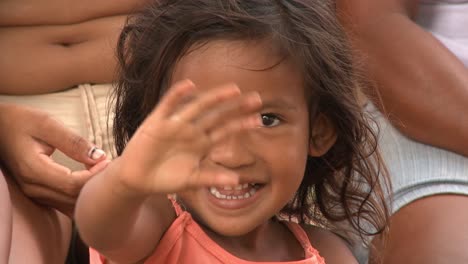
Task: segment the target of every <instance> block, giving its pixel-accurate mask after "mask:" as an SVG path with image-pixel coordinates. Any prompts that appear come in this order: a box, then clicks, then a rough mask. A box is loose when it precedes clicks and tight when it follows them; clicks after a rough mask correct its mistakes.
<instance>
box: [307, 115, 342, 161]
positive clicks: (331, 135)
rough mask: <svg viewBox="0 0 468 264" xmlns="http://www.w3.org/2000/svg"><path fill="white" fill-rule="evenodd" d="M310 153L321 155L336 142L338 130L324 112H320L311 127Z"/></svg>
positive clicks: (315, 155) (314, 155) (316, 155)
mask: <svg viewBox="0 0 468 264" xmlns="http://www.w3.org/2000/svg"><path fill="white" fill-rule="evenodd" d="M310 131H311V132H310V145H309V155H310V156H312V157H320V156H322V155H324V154H325V153H327V151H328V150H329V149H330V148H331V147H332V146H333V144H335V142H336V137H337V135H336V131H335V127H334V126H333V125H332V123H331V122H330V120H329V119H328V118H327V117H326V116H325V115H323V114H319V115H318V117H317V118H316V119H315V121H314V122H313V124H312V125H311V128H310Z"/></svg>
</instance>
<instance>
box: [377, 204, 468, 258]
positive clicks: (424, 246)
mask: <svg viewBox="0 0 468 264" xmlns="http://www.w3.org/2000/svg"><path fill="white" fill-rule="evenodd" d="M376 241H377V240H376ZM376 241H375V242H376ZM374 244H375V245H376V249H375V250H374V251H373V253H372V257H371V261H370V263H378V262H377V260H379V259H380V260H383V263H384V264H393V263H407V264H419V263H421V264H422V263H431V264H437V263H454V264H456V263H468V251H466V247H467V245H468V196H457V195H438V196H432V197H428V198H424V199H420V200H418V201H415V202H413V203H411V204H409V205H407V206H406V207H404V208H402V209H400V210H399V211H398V212H397V213H395V214H394V215H393V216H392V218H391V226H390V232H389V236H388V237H387V240H386V243H385V244H386V245H385V247H384V249H382V244H381V243H377V242H376V243H374Z"/></svg>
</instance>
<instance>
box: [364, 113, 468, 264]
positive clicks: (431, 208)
mask: <svg viewBox="0 0 468 264" xmlns="http://www.w3.org/2000/svg"><path fill="white" fill-rule="evenodd" d="M373 114H374V115H375V117H376V118H377V120H378V122H379V125H380V128H381V134H380V138H379V144H380V148H381V150H382V155H383V158H384V160H385V162H386V165H387V167H388V170H389V173H390V178H391V181H392V185H393V193H392V195H391V196H390V197H389V198H391V199H392V207H393V215H392V217H391V219H390V220H391V221H390V224H391V225H390V233H389V236H388V238H387V243H386V247H383V246H382V245H381V243H378V242H377V240H376V243H374V244H375V245H376V247H375V249H376V250H375V251H373V252H372V254H371V256H372V257H371V261H370V263H377V262H376V259H375V257H378V256H379V255H380V256H381V257H382V258H383V263H384V264H391V263H405V264H406V263H409V264H413V263H414V264H416V263H431V264H432V263H435V264H437V263H454V264H457V263H468V251H467V250H466V249H467V248H468V246H467V245H468V158H467V157H464V156H461V155H458V154H456V153H453V152H450V151H446V150H443V149H440V148H436V147H432V146H429V145H425V144H421V143H419V142H416V141H413V140H411V139H409V138H407V137H406V136H404V135H402V134H401V133H400V132H399V131H397V130H396V129H395V128H393V127H392V126H391V125H390V124H389V123H388V121H387V120H386V119H385V118H384V117H383V116H381V115H380V114H379V113H378V112H373Z"/></svg>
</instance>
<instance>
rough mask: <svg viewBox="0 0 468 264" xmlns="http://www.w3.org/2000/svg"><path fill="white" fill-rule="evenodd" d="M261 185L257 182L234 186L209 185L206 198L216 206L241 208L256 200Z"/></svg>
mask: <svg viewBox="0 0 468 264" xmlns="http://www.w3.org/2000/svg"><path fill="white" fill-rule="evenodd" d="M263 186H264V185H263V184H257V183H243V184H239V185H236V186H222V187H209V188H208V189H207V190H208V193H209V195H208V199H209V200H210V201H211V202H212V203H213V204H215V205H216V206H217V207H221V208H224V209H241V208H243V207H246V206H248V205H250V204H252V202H253V201H254V200H256V198H257V197H258V195H259V192H261V190H262V188H263Z"/></svg>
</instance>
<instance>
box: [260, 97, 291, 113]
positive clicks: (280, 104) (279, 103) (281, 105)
mask: <svg viewBox="0 0 468 264" xmlns="http://www.w3.org/2000/svg"><path fill="white" fill-rule="evenodd" d="M263 108H274V109H285V110H288V111H297V110H298V106H297V105H296V104H292V103H291V102H289V101H287V100H284V99H275V100H273V101H269V100H265V101H263Z"/></svg>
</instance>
